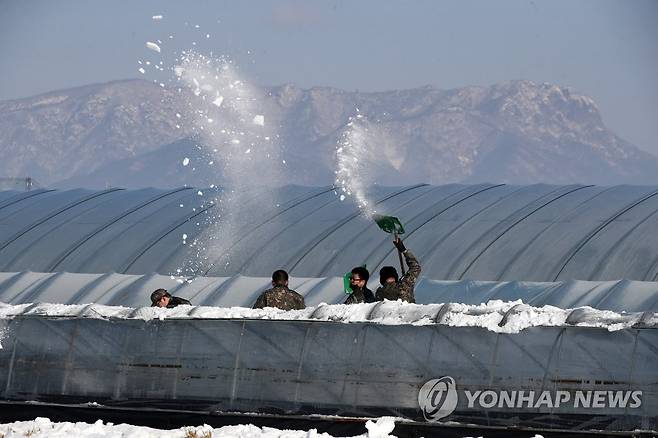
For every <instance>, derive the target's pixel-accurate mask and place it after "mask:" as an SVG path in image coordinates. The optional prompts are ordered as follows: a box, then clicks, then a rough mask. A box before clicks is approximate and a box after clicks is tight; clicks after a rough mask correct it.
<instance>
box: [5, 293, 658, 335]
mask: <svg viewBox="0 0 658 438" xmlns="http://www.w3.org/2000/svg"><path fill="white" fill-rule="evenodd" d="M16 317H43V318H93V319H108V320H112V319H133V320H144V321H151V320H181V319H263V320H284V321H325V322H326V321H329V322H336V323H364V322H365V323H374V324H382V325H416V326H423V325H436V324H439V325H447V326H451V327H482V328H485V329H487V330H490V331H493V332H497V333H519V332H520V331H522V330H524V329H526V328H529V327H537V326H544V327H546V326H548V327H556V326H558V327H561V326H575V327H598V328H605V329H607V330H609V331H616V330H622V329H627V328H632V327H635V328H640V327H641V328H656V327H658V313H655V312H644V313H640V312H633V313H617V312H612V311H609V310H596V309H592V308H591V307H587V306H584V307H578V308H575V309H560V308H557V307H553V306H543V307H533V306H530V305H527V304H524V303H523V302H522V301H521V300H516V301H507V302H505V301H500V300H492V301H489V302H487V303H485V304H480V305H468V304H460V303H444V304H410V303H406V302H402V301H399V300H398V301H388V300H385V301H382V302H376V303H367V304H366V303H363V304H349V305H347V304H333V305H330V304H320V305H318V306H315V307H307V308H306V309H303V310H289V311H284V310H280V309H276V308H271V307H268V308H265V309H248V308H244V307H229V308H225V307H206V306H186V305H183V306H178V307H175V308H173V309H166V308H158V307H140V308H131V307H122V306H104V305H99V304H86V305H85V304H75V305H66V304H49V303H31V304H19V305H8V304H0V320H2V319H5V320H6V319H12V318H16Z"/></svg>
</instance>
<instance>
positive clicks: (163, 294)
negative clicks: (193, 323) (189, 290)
mask: <svg viewBox="0 0 658 438" xmlns="http://www.w3.org/2000/svg"><path fill="white" fill-rule="evenodd" d="M181 304H186V305H188V306H191V305H192V303H190V302H189V301H188V300H186V299H185V298H181V297H174V296H171V294H170V293H169V292H167V290H166V289H156V290H154V291H153V293H152V294H151V307H166V308H167V309H171V308H174V307H176V306H180V305H181Z"/></svg>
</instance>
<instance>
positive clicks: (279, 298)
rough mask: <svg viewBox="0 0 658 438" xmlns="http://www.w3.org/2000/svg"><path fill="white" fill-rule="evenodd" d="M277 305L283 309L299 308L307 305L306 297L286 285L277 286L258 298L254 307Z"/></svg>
mask: <svg viewBox="0 0 658 438" xmlns="http://www.w3.org/2000/svg"><path fill="white" fill-rule="evenodd" d="M264 307H277V308H279V309H282V310H299V309H303V308H305V307H306V305H305V304H304V297H303V296H301V295H299V294H298V293H297V292H295V291H294V290H291V289H288V288H287V287H286V286H275V287H273V288H272V289H268V290H266V291H265V292H263V293H262V294H260V296H259V297H258V299H257V300H256V303H255V304H254V307H253V308H254V309H262V308H264Z"/></svg>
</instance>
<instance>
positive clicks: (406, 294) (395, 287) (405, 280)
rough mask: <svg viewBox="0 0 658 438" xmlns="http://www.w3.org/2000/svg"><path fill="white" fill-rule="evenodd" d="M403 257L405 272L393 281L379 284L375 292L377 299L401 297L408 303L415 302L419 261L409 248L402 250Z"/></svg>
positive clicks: (394, 299)
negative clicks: (405, 266)
mask: <svg viewBox="0 0 658 438" xmlns="http://www.w3.org/2000/svg"><path fill="white" fill-rule="evenodd" d="M404 259H405V261H406V262H407V266H408V267H409V269H408V270H407V273H406V274H404V276H403V277H402V278H401V279H400V280H398V281H397V282H395V283H387V284H386V285H384V286H380V287H379V288H378V289H377V292H376V294H375V295H376V298H377V301H383V300H384V299H387V300H391V301H396V300H398V299H401V300H402V301H407V302H409V303H415V302H416V297H415V296H414V287H415V286H416V280H417V279H418V276H419V275H420V263H418V259H416V257H415V256H414V255H413V254H412V253H411V251H409V250H406V251H405V252H404Z"/></svg>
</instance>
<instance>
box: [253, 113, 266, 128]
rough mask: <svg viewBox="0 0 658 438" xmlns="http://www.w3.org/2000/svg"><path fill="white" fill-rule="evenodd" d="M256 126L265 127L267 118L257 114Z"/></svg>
mask: <svg viewBox="0 0 658 438" xmlns="http://www.w3.org/2000/svg"><path fill="white" fill-rule="evenodd" d="M253 123H254V125H258V126H265V116H264V115H262V114H257V115H255V116H254V119H253Z"/></svg>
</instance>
